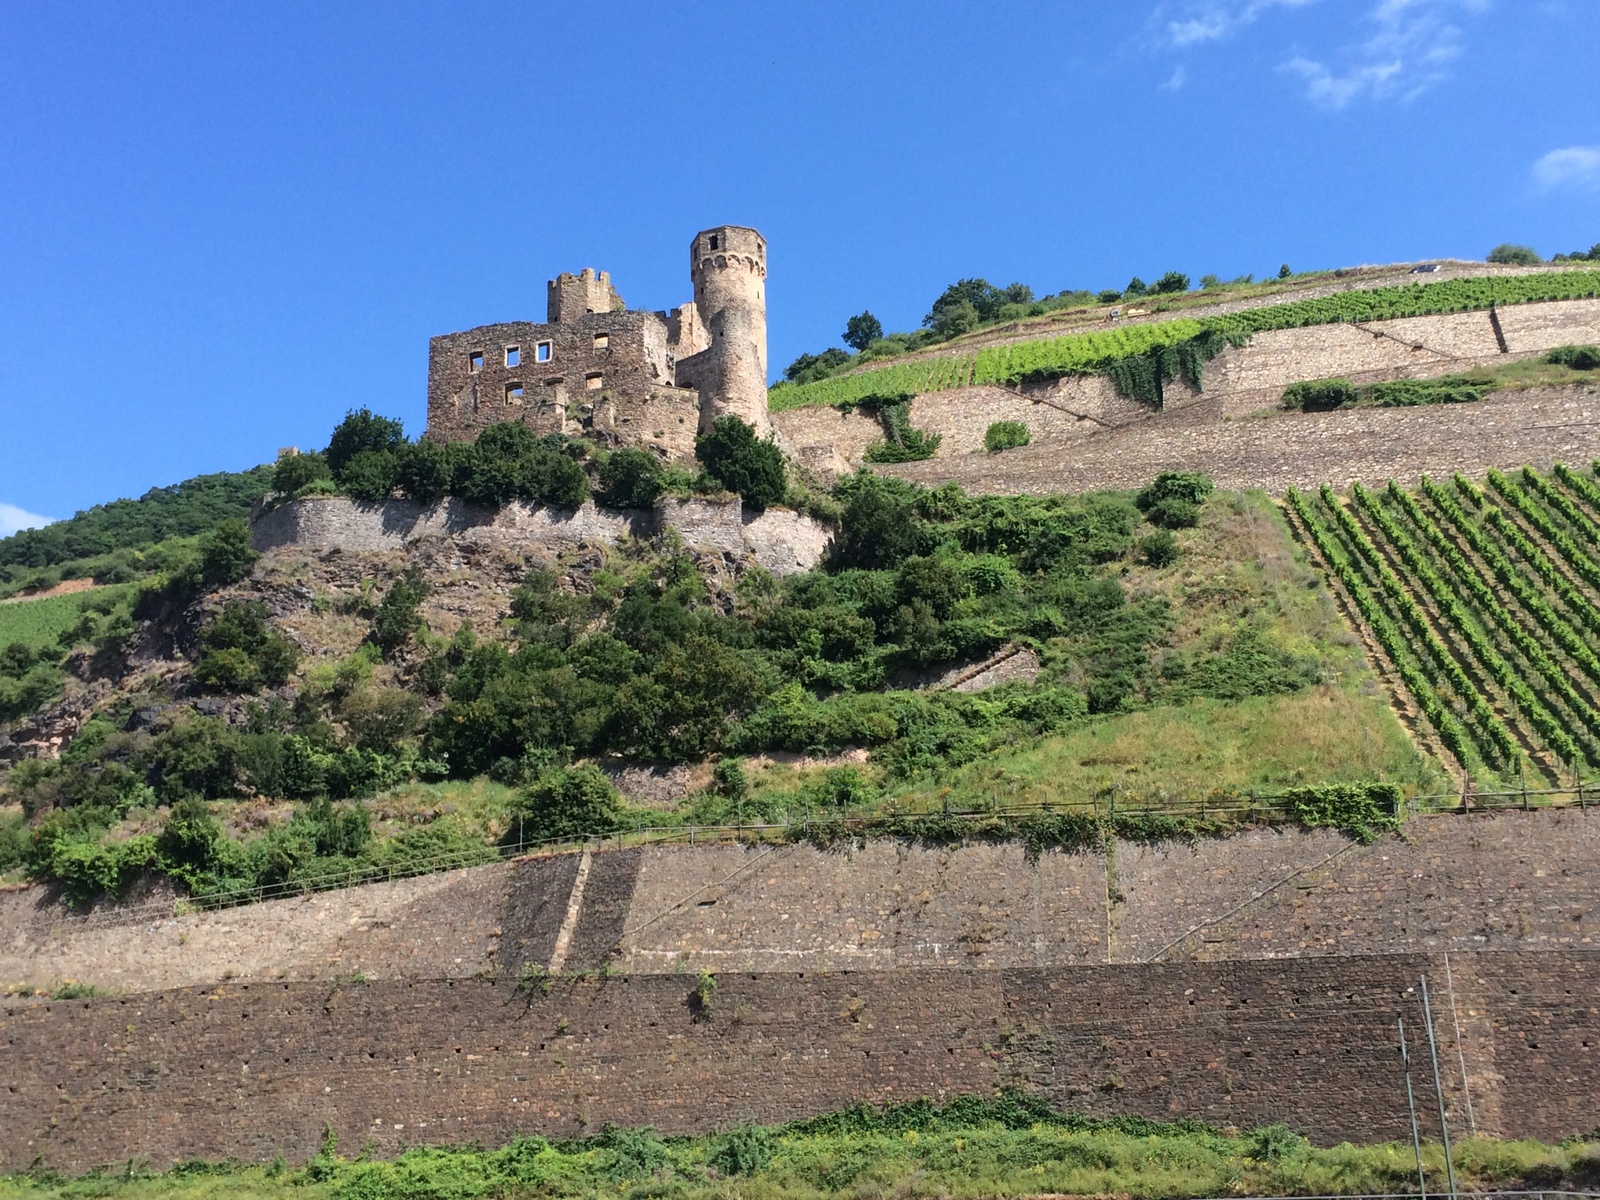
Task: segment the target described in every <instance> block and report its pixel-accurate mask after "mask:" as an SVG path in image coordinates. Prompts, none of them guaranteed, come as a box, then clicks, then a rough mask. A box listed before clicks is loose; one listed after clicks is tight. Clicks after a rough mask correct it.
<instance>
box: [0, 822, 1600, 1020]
mask: <svg viewBox="0 0 1600 1200" xmlns="http://www.w3.org/2000/svg"><path fill="white" fill-rule="evenodd" d="M577 859H578V856H577V855H576V854H563V855H552V856H546V857H540V858H530V859H523V860H518V861H517V862H515V863H500V864H494V865H490V866H485V867H478V868H473V869H471V870H466V871H455V872H451V873H449V874H442V875H433V876H425V877H422V878H419V879H413V880H405V881H400V882H395V883H385V884H374V885H370V886H366V887H359V888H351V889H347V890H344V891H336V892H323V893H319V894H317V895H314V896H308V897H304V898H295V899H286V900H275V901H270V902H268V903H265V904H257V905H250V906H246V907H242V908H235V909H227V910H223V911H221V912H214V913H200V914H191V915H187V916H177V917H175V916H173V915H171V909H170V907H169V908H168V909H167V910H165V911H156V910H149V909H147V910H140V911H137V912H135V913H132V914H127V915H124V914H121V913H119V912H117V911H109V912H107V913H104V914H102V915H100V916H96V917H92V918H89V919H87V920H86V919H84V918H81V917H76V916H72V915H71V914H69V913H68V912H66V911H65V910H64V909H62V908H61V907H59V906H58V905H56V904H54V903H52V902H51V896H50V893H48V892H47V891H46V890H45V889H42V888H30V889H22V890H18V891H13V892H9V893H0V929H4V930H5V931H6V933H5V934H4V935H3V940H0V982H3V983H24V982H26V983H32V984H34V985H35V986H40V987H44V986H49V985H53V984H55V983H57V982H59V981H61V980H64V979H71V980H78V981H81V982H86V983H92V984H95V985H98V986H101V987H114V988H119V989H124V990H127V991H151V990H156V989H160V988H171V987H183V986H189V985H192V984H199V983H203V982H206V981H208V980H213V979H218V978H223V977H228V978H234V979H241V980H274V979H289V980H307V979H337V978H341V977H349V976H351V975H353V974H357V973H359V974H362V975H366V976H368V977H371V978H385V979H394V978H404V977H424V978H438V977H446V976H449V977H461V978H465V977H470V976H476V975H484V974H499V975H509V976H511V977H513V978H514V977H515V976H516V975H517V973H518V972H519V971H520V970H521V969H522V968H523V965H524V964H528V963H532V964H535V965H543V964H548V963H549V962H550V960H551V956H552V954H553V952H554V947H555V942H556V937H557V932H558V930H559V928H560V927H561V925H562V923H563V921H564V920H565V919H566V916H567V912H568V905H569V901H570V900H571V899H572V898H573V892H574V884H575V877H576V862H577ZM1597 859H1600V814H1596V813H1591V812H1587V811H1578V810H1561V811H1546V812H1533V813H1527V814H1524V813H1517V812H1509V813H1500V814H1497V815H1492V816H1491V815H1481V814H1480V815H1474V816H1470V817H1459V816H1453V815H1451V816H1435V817H1420V818H1416V819H1414V820H1412V821H1410V822H1408V823H1407V825H1406V828H1405V836H1404V837H1403V838H1402V837H1398V836H1391V837H1385V838H1381V839H1379V840H1378V841H1377V842H1374V843H1373V844H1372V845H1370V846H1363V845H1360V844H1359V843H1356V842H1352V841H1350V840H1349V839H1348V838H1346V837H1344V836H1343V835H1342V834H1339V833H1336V832H1333V831H1330V830H1319V831H1307V830H1301V829H1296V828H1270V827H1262V828H1254V829H1247V830H1245V831H1243V832H1241V833H1238V834H1236V835H1234V836H1232V837H1227V838H1207V839H1202V840H1200V841H1197V842H1194V843H1192V844H1190V843H1183V842H1174V843H1169V844H1164V845H1156V846H1147V845H1139V844H1135V843H1127V842H1114V843H1113V844H1112V845H1111V846H1110V847H1109V849H1108V851H1105V852H1102V851H1098V850H1096V851H1085V852H1082V853H1074V854H1065V853H1059V852H1054V853H1048V854H1042V855H1039V856H1038V857H1037V858H1034V859H1030V858H1029V857H1028V856H1027V855H1026V854H1025V852H1024V850H1023V848H1022V847H1021V846H1019V845H1016V844H998V845H990V844H986V843H985V844H974V845H968V846H960V847H947V848H928V847H923V846H916V845H908V844H906V843H903V842H899V841H893V840H873V841H868V842H865V843H862V844H861V845H859V846H857V847H856V848H854V849H853V850H849V851H822V850H818V849H815V848H813V847H810V846H805V845H792V846H791V845H774V846H756V847H751V846H739V845H712V846H695V847H688V846H655V847H651V848H648V849H644V850H627V851H622V852H617V851H610V850H607V851H602V852H600V853H596V854H594V855H593V861H592V866H591V869H590V871H589V873H588V878H587V881H586V884H585V886H584V888H583V890H582V893H581V895H580V896H579V897H578V900H579V904H578V905H577V920H576V922H575V923H574V924H573V926H572V928H571V929H570V930H569V946H568V953H567V960H566V966H567V968H568V969H571V970H580V969H600V968H602V967H611V968H613V969H618V970H624V971H627V972H629V973H632V974H652V973H660V974H675V973H680V972H690V973H698V972H700V971H702V970H710V971H767V972H770V971H786V970H806V971H879V970H901V969H912V968H915V969H924V968H963V969H964V968H973V967H982V968H992V969H999V968H1007V969H1010V968H1024V967H1029V968H1054V967H1072V966H1081V965H1087V964H1104V963H1142V962H1150V961H1157V960H1162V961H1175V960H1188V959H1207V960H1224V959H1226V960H1255V959H1264V958H1283V957H1300V956H1323V955H1339V954H1346V953H1363V954H1374V953H1439V952H1445V951H1448V952H1451V953H1456V952H1465V951H1472V950H1566V949H1571V948H1586V947H1596V948H1600V942H1596V941H1595V938H1596V937H1600V934H1597V933H1596V932H1595V929H1594V926H1595V924H1596V921H1597V917H1600V876H1597V874H1596V872H1594V871H1593V869H1592V864H1593V863H1594V862H1595V861H1596V860H1597Z"/></svg>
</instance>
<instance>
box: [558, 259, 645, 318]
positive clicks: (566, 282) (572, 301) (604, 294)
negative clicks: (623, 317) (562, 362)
mask: <svg viewBox="0 0 1600 1200" xmlns="http://www.w3.org/2000/svg"><path fill="white" fill-rule="evenodd" d="M627 307H628V306H627V305H626V304H624V303H623V301H622V297H621V296H619V295H617V289H616V288H614V287H612V286H611V272H609V271H601V272H600V274H599V275H596V274H595V272H594V268H593V267H585V268H584V269H583V272H582V273H581V274H578V275H573V274H571V273H569V272H563V273H562V274H560V275H557V276H556V277H555V278H554V279H552V280H551V281H550V282H549V283H548V284H547V285H546V287H545V312H546V313H547V314H548V317H547V319H548V320H549V322H550V324H552V325H564V324H568V323H570V322H572V321H576V320H578V319H579V318H580V317H584V316H587V315H588V314H590V313H608V312H618V311H621V310H622V309H625V308H627Z"/></svg>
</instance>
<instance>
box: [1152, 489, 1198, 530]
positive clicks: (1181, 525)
mask: <svg viewBox="0 0 1600 1200" xmlns="http://www.w3.org/2000/svg"><path fill="white" fill-rule="evenodd" d="M1144 519H1145V520H1147V521H1149V522H1150V524H1152V525H1155V526H1158V527H1159V528H1161V529H1193V528H1194V527H1195V526H1196V525H1198V524H1200V506H1199V505H1198V504H1191V503H1189V501H1187V500H1184V499H1183V498H1181V497H1179V496H1166V497H1163V498H1162V499H1160V500H1157V501H1156V502H1155V503H1154V504H1152V505H1151V506H1150V507H1149V508H1148V509H1146V510H1145V514H1144Z"/></svg>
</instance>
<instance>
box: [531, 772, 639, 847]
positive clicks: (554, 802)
mask: <svg viewBox="0 0 1600 1200" xmlns="http://www.w3.org/2000/svg"><path fill="white" fill-rule="evenodd" d="M621 822H622V798H621V797H620V796H619V795H618V794H617V789H616V788H614V787H612V786H611V781H610V780H609V779H607V778H606V777H605V774H604V773H603V772H602V771H601V770H600V768H598V767H593V766H582V767H567V768H562V769H557V770H552V771H546V772H545V773H544V774H543V775H540V776H539V778H538V779H536V780H535V781H534V782H533V783H532V784H530V785H529V786H528V787H527V788H525V789H524V790H523V792H522V795H521V796H520V797H519V799H518V801H517V805H516V808H515V810H514V811H513V813H512V820H511V827H510V828H509V829H508V830H507V831H506V840H507V842H508V843H519V842H520V843H528V842H541V841H547V840H553V839H556V838H581V837H589V836H591V835H593V834H600V833H611V832H613V831H614V830H616V829H617V828H619V827H620V825H621Z"/></svg>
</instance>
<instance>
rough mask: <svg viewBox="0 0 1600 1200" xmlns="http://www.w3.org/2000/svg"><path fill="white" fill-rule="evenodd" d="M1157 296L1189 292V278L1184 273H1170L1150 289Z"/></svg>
mask: <svg viewBox="0 0 1600 1200" xmlns="http://www.w3.org/2000/svg"><path fill="white" fill-rule="evenodd" d="M1150 290H1151V291H1152V292H1154V293H1156V294H1157V295H1169V294H1171V293H1173V292H1187V291H1188V290H1189V277H1188V276H1187V275H1185V274H1184V273H1183V272H1182V271H1168V272H1167V273H1166V274H1165V275H1163V276H1162V277H1161V278H1160V279H1158V280H1156V282H1155V286H1154V287H1152V288H1151V289H1150Z"/></svg>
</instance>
